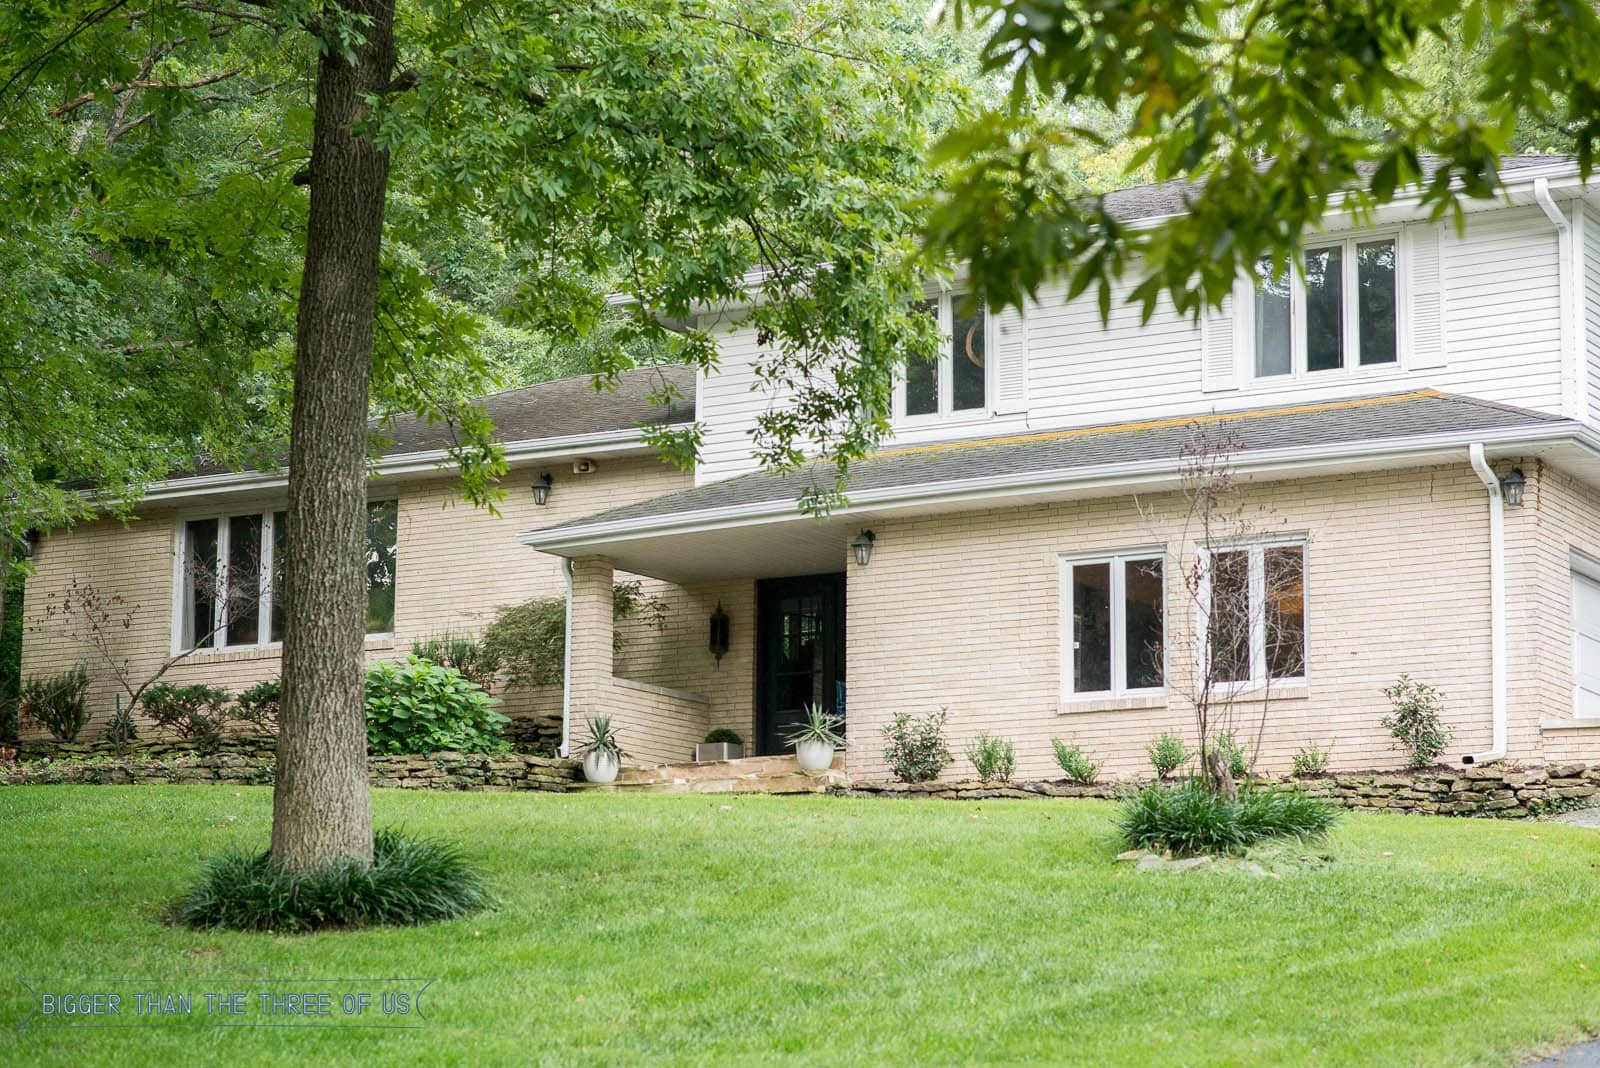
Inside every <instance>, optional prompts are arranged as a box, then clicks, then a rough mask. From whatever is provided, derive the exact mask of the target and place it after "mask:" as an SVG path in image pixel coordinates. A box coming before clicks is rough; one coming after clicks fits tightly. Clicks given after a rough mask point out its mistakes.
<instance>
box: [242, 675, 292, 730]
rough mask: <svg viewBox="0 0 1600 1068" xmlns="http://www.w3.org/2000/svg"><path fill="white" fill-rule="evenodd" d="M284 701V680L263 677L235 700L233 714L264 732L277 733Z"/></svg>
mask: <svg viewBox="0 0 1600 1068" xmlns="http://www.w3.org/2000/svg"><path fill="white" fill-rule="evenodd" d="M282 701H283V680H282V679H263V680H261V681H260V682H258V683H256V684H255V685H254V686H251V687H250V688H249V689H247V690H245V691H244V692H243V693H241V694H240V695H239V697H238V699H237V700H235V701H234V706H233V714H234V717H235V718H236V719H238V720H240V721H241V722H244V723H248V724H250V725H252V726H253V727H255V728H256V729H257V730H259V731H261V732H262V733H263V734H276V733H277V731H278V712H279V710H280V705H281V703H282Z"/></svg>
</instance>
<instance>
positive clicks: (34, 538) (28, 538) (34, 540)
mask: <svg viewBox="0 0 1600 1068" xmlns="http://www.w3.org/2000/svg"><path fill="white" fill-rule="evenodd" d="M40 536H41V535H40V534H39V528H38V527H35V528H34V529H32V530H30V531H28V532H27V533H25V534H23V535H22V555H23V556H24V557H25V558H27V559H29V560H31V559H33V554H34V553H36V552H38V551H39V538H40Z"/></svg>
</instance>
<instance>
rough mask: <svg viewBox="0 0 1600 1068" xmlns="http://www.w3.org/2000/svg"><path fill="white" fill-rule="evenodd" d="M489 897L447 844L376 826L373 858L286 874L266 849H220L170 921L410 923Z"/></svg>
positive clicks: (249, 927)
mask: <svg viewBox="0 0 1600 1068" xmlns="http://www.w3.org/2000/svg"><path fill="white" fill-rule="evenodd" d="M493 904H494V898H493V896H492V895H491V894H490V892H489V889H488V886H487V885H486V884H485V883H484V881H483V877H482V876H481V875H479V874H478V872H477V871H476V870H475V869H474V868H473V867H472V866H471V865H469V864H468V863H467V862H466V861H465V860H464V859H463V858H462V856H461V852H460V851H459V850H458V849H457V848H456V847H455V846H453V845H450V844H448V843H445V842H441V841H437V840H435V839H431V838H415V837H412V836H410V835H407V834H405V833H403V832H401V831H397V830H392V829H385V830H380V831H378V832H377V834H375V835H374V836H373V840H372V865H371V866H370V867H368V866H365V865H362V864H359V863H356V862H354V861H335V862H333V863H331V864H326V865H323V866H322V867H319V868H315V869H312V870H310V871H306V872H298V873H290V872H288V871H285V870H284V869H282V868H280V867H279V866H277V865H276V864H274V863H273V862H272V856H271V854H270V853H268V852H261V853H243V852H230V853H224V854H223V855H221V856H219V857H215V858H213V859H212V860H210V861H209V862H207V864H206V867H205V871H204V873H203V874H202V875H201V877H200V882H199V884H198V885H196V886H195V887H194V889H192V890H190V891H189V892H188V893H187V894H186V895H184V897H183V898H182V899H180V900H179V901H178V902H177V903H176V904H175V905H174V907H173V914H174V919H175V921H176V922H178V923H181V924H183V925H184V926H187V927H198V928H204V929H208V930H214V929H218V928H227V929H230V930H236V931H280V932H286V933H294V932H305V931H316V930H322V929H326V928H350V927H378V926H390V927H396V926H407V927H408V926H415V925H417V924H423V923H435V922H437V921H440V920H450V919H455V918H456V917H458V916H467V915H470V914H471V913H474V912H479V911H481V910H483V909H485V908H488V907H490V906H491V905H493Z"/></svg>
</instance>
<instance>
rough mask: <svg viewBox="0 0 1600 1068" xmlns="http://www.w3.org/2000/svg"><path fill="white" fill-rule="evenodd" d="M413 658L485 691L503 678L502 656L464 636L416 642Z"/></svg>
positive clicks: (454, 635) (446, 635)
mask: <svg viewBox="0 0 1600 1068" xmlns="http://www.w3.org/2000/svg"><path fill="white" fill-rule="evenodd" d="M564 624H565V620H563V625H564ZM411 655H412V656H415V657H420V658H422V659H423V660H431V661H432V662H433V663H435V664H438V665H439V666H440V667H448V668H455V669H456V670H457V671H459V672H461V674H462V675H464V676H466V677H467V678H468V679H470V680H471V681H473V682H475V683H477V684H478V685H479V686H482V687H483V688H484V690H486V691H487V690H492V689H494V683H495V677H496V676H498V675H499V674H500V656H499V654H498V653H497V652H496V651H495V650H493V649H491V648H489V646H487V645H485V644H484V643H482V642H479V641H475V640H473V639H472V638H471V637H469V636H467V635H464V634H449V633H446V634H442V635H440V636H439V637H437V638H429V639H427V640H426V641H420V642H417V643H416V644H414V645H412V647H411Z"/></svg>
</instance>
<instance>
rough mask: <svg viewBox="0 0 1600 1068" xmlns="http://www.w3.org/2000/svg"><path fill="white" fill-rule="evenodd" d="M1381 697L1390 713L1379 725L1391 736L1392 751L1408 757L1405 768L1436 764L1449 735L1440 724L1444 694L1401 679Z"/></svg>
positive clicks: (1406, 677)
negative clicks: (1392, 741) (1388, 705)
mask: <svg viewBox="0 0 1600 1068" xmlns="http://www.w3.org/2000/svg"><path fill="white" fill-rule="evenodd" d="M1383 695H1384V696H1385V697H1387V698H1388V699H1389V702H1390V703H1391V704H1392V705H1394V711H1393V712H1391V713H1389V714H1388V715H1387V716H1384V717H1383V719H1381V720H1380V721H1379V722H1380V723H1381V724H1382V725H1383V728H1384V729H1385V730H1387V731H1388V732H1389V733H1390V734H1391V735H1393V736H1394V740H1395V748H1398V749H1404V750H1405V751H1406V753H1407V754H1408V760H1407V767H1413V768H1425V767H1427V766H1428V765H1429V764H1432V763H1433V762H1434V761H1436V760H1438V759H1439V756H1440V754H1442V753H1443V752H1444V750H1445V747H1446V746H1448V745H1449V744H1450V732H1448V731H1446V730H1445V729H1444V724H1443V723H1442V722H1441V721H1440V716H1441V714H1442V713H1443V712H1444V694H1442V693H1440V692H1439V691H1438V690H1436V689H1434V688H1433V687H1432V686H1429V685H1428V684H1427V683H1425V682H1414V681H1413V680H1412V678H1411V676H1410V675H1401V676H1400V678H1399V679H1398V680H1397V681H1396V682H1395V684H1394V685H1393V686H1386V687H1384V690H1383Z"/></svg>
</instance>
